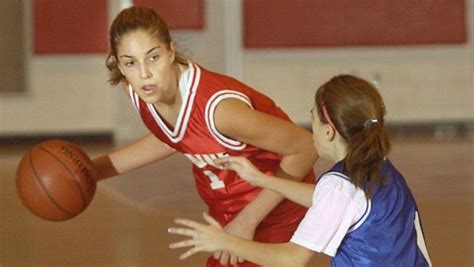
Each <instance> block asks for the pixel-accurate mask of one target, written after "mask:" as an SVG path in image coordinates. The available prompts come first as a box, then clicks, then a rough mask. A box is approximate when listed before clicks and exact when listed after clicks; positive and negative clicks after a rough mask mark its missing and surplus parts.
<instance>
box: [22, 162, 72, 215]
mask: <svg viewBox="0 0 474 267" xmlns="http://www.w3.org/2000/svg"><path fill="white" fill-rule="evenodd" d="M28 159H29V162H30V165H31V170H32V172H33V176H34V177H35V180H36V182H38V184H39V186H40V188H41V191H43V193H44V194H45V195H46V196H48V198H49V199H50V200H51V202H53V204H55V205H56V206H57V207H58V208H59V209H60V210H62V211H64V212H65V213H67V214H68V215H70V216H71V217H74V214H72V213H70V212H68V211H67V210H65V209H64V208H63V207H61V205H59V203H57V202H56V200H55V199H54V198H53V197H52V196H51V195H50V194H49V192H48V191H47V190H46V188H44V185H43V183H42V182H41V179H40V178H39V177H38V174H37V173H36V170H35V166H34V165H33V159H32V156H31V153H30V154H29V155H28Z"/></svg>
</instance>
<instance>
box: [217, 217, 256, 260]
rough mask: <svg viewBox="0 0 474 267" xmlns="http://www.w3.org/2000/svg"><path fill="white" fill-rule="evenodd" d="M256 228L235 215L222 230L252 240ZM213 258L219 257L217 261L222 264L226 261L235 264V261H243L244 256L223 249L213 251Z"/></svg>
mask: <svg viewBox="0 0 474 267" xmlns="http://www.w3.org/2000/svg"><path fill="white" fill-rule="evenodd" d="M256 228H257V225H254V224H251V223H249V221H248V220H246V219H245V218H244V217H242V216H239V215H237V216H236V217H235V218H234V219H233V220H232V221H230V222H229V223H228V224H227V225H226V226H225V227H224V230H225V232H226V233H228V234H230V235H234V236H238V237H240V238H243V239H247V240H252V239H253V237H254V235H255V229H256ZM214 258H215V259H217V260H219V259H220V261H219V262H220V264H222V265H226V264H227V263H230V264H232V265H235V264H237V262H239V263H242V262H244V261H245V259H244V258H241V257H237V256H234V255H231V254H230V253H229V252H227V251H225V250H224V251H218V252H214Z"/></svg>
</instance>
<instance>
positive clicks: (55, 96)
mask: <svg viewBox="0 0 474 267" xmlns="http://www.w3.org/2000/svg"><path fill="white" fill-rule="evenodd" d="M124 1H125V2H127V1H128V0H120V1H115V0H110V1H109V3H110V4H111V15H113V14H112V13H114V12H117V11H116V10H118V8H119V5H120V3H123V2H124ZM238 1H239V0H235V1H230V0H229V1H221V0H207V1H205V7H206V10H205V28H204V29H203V30H202V31H175V32H173V36H174V38H175V39H176V40H177V41H178V44H179V45H180V46H181V47H182V48H187V49H190V50H191V51H192V58H193V59H195V60H196V61H197V62H198V63H200V64H201V65H203V66H205V67H206V68H209V69H211V70H214V71H217V72H222V73H228V74H231V75H233V76H236V77H237V78H240V79H241V80H242V81H244V82H245V83H247V84H249V85H251V86H253V87H255V88H256V89H258V90H261V91H263V92H264V93H266V94H267V95H269V96H271V97H272V98H273V99H275V101H276V102H277V103H278V104H279V105H280V106H281V107H283V108H284V109H285V110H286V111H287V112H288V113H289V115H290V116H291V117H292V118H293V119H294V120H295V121H296V122H298V123H301V124H306V123H309V110H310V108H311V105H312V101H313V95H314V92H315V90H316V88H317V86H318V85H320V84H321V83H323V82H325V81H326V80H327V79H329V78H330V77H331V76H333V75H336V74H339V73H349V74H356V75H360V76H362V77H365V78H367V79H371V80H377V81H378V84H379V87H380V90H381V92H382V94H383V96H384V98H385V101H386V104H387V108H388V112H389V117H388V118H389V120H390V121H391V122H395V123H397V122H402V123H403V122H434V121H459V120H461V121H470V122H472V121H474V110H473V103H474V101H473V100H474V99H473V77H474V69H473V65H474V44H473V42H472V36H473V35H474V29H473V27H471V25H474V20H473V17H472V16H471V14H472V13H473V12H474V1H471V0H469V1H467V3H468V6H467V9H468V31H469V32H468V35H469V42H468V44H466V45H444V46H410V47H385V48H381V47H377V48H375V47H356V48H321V49H320V48H316V49H271V50H260V49H258V50H254V49H242V47H241V46H240V45H238V44H239V43H240V40H241V38H240V28H239V27H240V25H241V24H240V21H236V20H237V19H238V18H239V17H240V12H241V10H240V9H239V8H240V5H239V2H238ZM24 2H25V4H24V5H25V17H26V18H25V20H26V21H25V27H26V29H25V39H26V40H27V43H26V49H27V51H26V53H27V56H26V58H27V61H26V66H27V73H26V79H27V87H28V88H27V90H26V92H24V93H16V94H2V95H0V136H1V135H12V134H44V133H46V134H50V133H60V134H64V133H84V132H107V131H110V132H113V133H114V134H116V136H117V138H118V139H129V138H135V137H137V136H140V135H142V134H143V133H144V132H145V129H144V128H143V126H142V125H141V123H140V121H139V120H138V119H137V114H135V113H134V111H133V109H132V108H131V106H130V104H129V102H128V100H127V98H126V96H125V94H123V92H122V91H121V90H118V89H117V88H112V87H111V86H109V85H108V84H107V82H106V80H107V72H106V68H105V65H104V60H105V57H106V55H105V54H103V55H82V56H81V55H75V56H65V55H61V56H35V55H32V54H31V36H32V32H31V31H32V27H31V8H30V6H31V0H26V1H24ZM236 44H237V45H236Z"/></svg>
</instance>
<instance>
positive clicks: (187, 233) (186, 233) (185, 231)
mask: <svg viewBox="0 0 474 267" xmlns="http://www.w3.org/2000/svg"><path fill="white" fill-rule="evenodd" d="M168 233H171V234H177V235H184V236H189V237H195V236H196V235H197V233H196V231H194V230H192V229H188V228H174V227H171V228H168Z"/></svg>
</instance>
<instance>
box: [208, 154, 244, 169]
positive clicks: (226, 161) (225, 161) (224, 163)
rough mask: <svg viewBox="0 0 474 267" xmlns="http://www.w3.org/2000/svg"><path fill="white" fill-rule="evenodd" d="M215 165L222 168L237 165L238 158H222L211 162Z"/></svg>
mask: <svg viewBox="0 0 474 267" xmlns="http://www.w3.org/2000/svg"><path fill="white" fill-rule="evenodd" d="M213 161H214V163H215V164H216V165H220V166H222V167H229V166H230V165H231V164H233V163H234V164H235V163H239V162H240V157H230V156H229V157H224V158H218V159H214V160H213Z"/></svg>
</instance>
